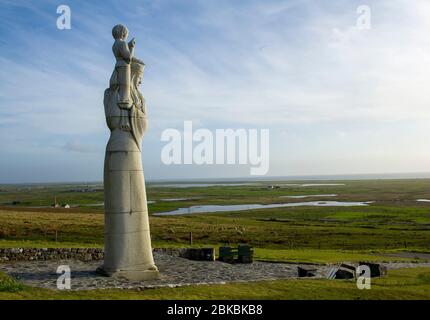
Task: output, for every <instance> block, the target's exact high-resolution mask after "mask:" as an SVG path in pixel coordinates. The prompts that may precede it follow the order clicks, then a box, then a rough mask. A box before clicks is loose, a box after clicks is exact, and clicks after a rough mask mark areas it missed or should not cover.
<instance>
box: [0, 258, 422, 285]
mask: <svg viewBox="0 0 430 320" xmlns="http://www.w3.org/2000/svg"><path fill="white" fill-rule="evenodd" d="M154 259H155V262H156V264H157V266H158V268H159V270H160V279H159V280H151V281H129V280H126V279H115V278H109V277H103V276H101V275H99V274H97V273H96V272H95V270H96V268H97V267H98V266H99V265H100V264H101V261H90V262H84V261H79V260H47V261H15V262H12V261H10V262H5V263H1V264H0V271H2V272H5V273H7V274H9V275H11V276H13V277H15V278H17V279H19V280H20V281H21V282H22V283H24V284H26V285H29V286H34V287H42V288H50V289H57V285H56V283H57V278H58V277H59V275H58V274H57V273H56V271H57V267H58V266H60V265H68V266H70V269H71V278H72V279H71V289H72V290H90V289H107V288H118V289H135V290H141V289H145V288H159V287H177V286H186V285H195V284H223V283H228V282H249V281H259V280H278V279H292V278H296V277H297V267H298V266H300V264H287V263H270V262H258V261H256V262H254V263H252V264H228V263H223V262H218V261H215V262H210V261H191V260H187V259H184V258H179V257H175V256H171V255H167V254H161V253H156V252H155V253H154ZM386 265H387V267H388V269H397V268H407V267H419V266H427V267H430V263H388V264H386ZM306 267H311V265H306ZM313 267H315V268H316V269H317V270H318V271H317V275H316V277H315V278H324V277H325V276H326V274H327V273H328V271H329V269H330V268H331V266H328V265H314V266H313Z"/></svg>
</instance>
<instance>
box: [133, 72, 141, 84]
mask: <svg viewBox="0 0 430 320" xmlns="http://www.w3.org/2000/svg"><path fill="white" fill-rule="evenodd" d="M142 81H143V72H139V73H138V74H136V76H135V77H134V85H135V86H136V87H138V86H140V85H141V84H142Z"/></svg>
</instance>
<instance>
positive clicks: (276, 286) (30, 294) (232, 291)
mask: <svg viewBox="0 0 430 320" xmlns="http://www.w3.org/2000/svg"><path fill="white" fill-rule="evenodd" d="M2 277H3V278H4V277H5V276H2ZM3 278H0V279H3ZM7 281H13V280H7ZM72 286H73V283H72ZM11 291H12V292H4V291H3V292H0V299H14V300H15V299H164V300H170V299H225V300H241V299H270V300H275V299H301V300H302V299H306V300H310V299H312V300H315V299H324V300H329V299H342V300H365V299H402V300H407V299H426V300H428V299H430V268H413V269H399V270H392V271H390V272H389V275H388V276H387V277H384V278H379V279H372V286H371V289H370V290H359V289H357V287H356V284H355V282H354V281H351V280H326V279H320V280H312V279H299V280H279V281H261V282H250V283H231V284H225V285H200V286H188V287H179V288H160V289H146V290H143V291H134V290H115V289H106V290H91V291H55V290H48V289H37V288H29V287H22V288H20V289H19V290H15V289H14V287H13V286H12V287H11Z"/></svg>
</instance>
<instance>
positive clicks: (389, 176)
mask: <svg viewBox="0 0 430 320" xmlns="http://www.w3.org/2000/svg"><path fill="white" fill-rule="evenodd" d="M429 178H430V172H410V173H367V174H329V175H324V174H321V175H291V176H264V177H261V176H254V177H224V178H189V179H184V178H182V179H181V178H177V179H167V178H165V179H164V178H163V179H146V183H147V184H164V183H172V182H174V183H176V184H178V183H204V182H211V183H218V182H219V183H222V182H224V183H237V182H251V181H255V182H265V181H267V182H271V181H273V182H276V181H346V180H407V179H429ZM102 183H103V181H56V182H55V181H52V182H49V181H47V182H16V183H1V182H0V185H67V184H70V185H100V184H102Z"/></svg>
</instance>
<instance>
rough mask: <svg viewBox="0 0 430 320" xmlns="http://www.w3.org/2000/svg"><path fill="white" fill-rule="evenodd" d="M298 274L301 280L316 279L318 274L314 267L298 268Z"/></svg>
mask: <svg viewBox="0 0 430 320" xmlns="http://www.w3.org/2000/svg"><path fill="white" fill-rule="evenodd" d="M297 273H298V276H299V277H300V278H304V277H315V276H316V274H317V269H316V268H314V267H303V266H301V267H297Z"/></svg>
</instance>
